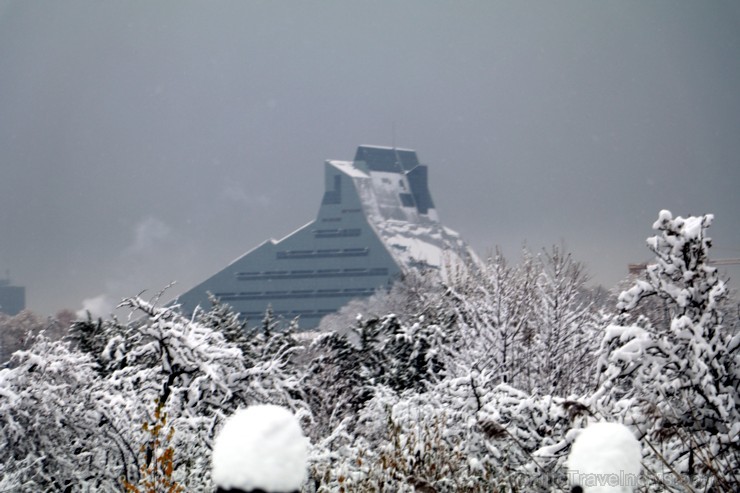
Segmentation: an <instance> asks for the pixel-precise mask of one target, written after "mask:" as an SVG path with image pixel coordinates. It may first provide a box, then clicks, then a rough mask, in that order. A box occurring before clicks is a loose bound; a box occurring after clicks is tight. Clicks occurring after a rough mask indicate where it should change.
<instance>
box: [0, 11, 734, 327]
mask: <svg viewBox="0 0 740 493" xmlns="http://www.w3.org/2000/svg"><path fill="white" fill-rule="evenodd" d="M738 54H740V6H739V4H737V3H736V2H732V1H726V2H722V1H715V2H711V3H700V2H694V1H673V0H671V1H668V0H666V1H652V2H642V1H611V2H557V3H555V2H545V1H542V2H519V1H516V2H515V1H511V2H490V1H485V2H484V1H480V2H451V1H450V2H442V1H427V0H418V1H405V2H396V1H374V2H346V1H321V2H271V1H264V2H258V1H248V2H190V1H148V2H145V1H141V2H93V1H65V2H56V1H38V2H26V1H0V272H4V271H5V270H6V269H8V270H9V271H10V276H11V278H12V279H13V281H14V282H15V283H16V284H20V285H25V286H26V287H27V292H28V295H27V296H28V297H27V304H28V306H29V308H31V309H33V310H35V311H38V312H40V313H53V312H54V311H56V310H59V309H62V308H69V309H72V310H78V309H80V308H83V307H85V308H89V309H92V310H93V311H96V312H101V313H105V312H106V311H109V310H110V308H111V307H112V306H113V305H114V304H115V303H116V302H117V300H118V299H120V298H121V297H123V296H128V295H135V294H137V293H138V292H140V291H142V290H148V293H152V294H153V293H155V292H157V291H159V290H160V289H162V288H163V287H165V286H166V285H167V284H169V283H170V282H171V281H177V284H176V285H175V287H173V288H171V289H170V291H169V293H171V295H172V296H174V295H175V294H177V293H178V292H181V291H184V290H186V289H188V288H190V287H192V286H193V285H194V284H195V283H197V282H199V281H201V280H203V279H205V278H206V277H208V276H210V275H211V274H212V273H214V272H215V271H217V270H219V269H221V268H222V267H224V266H225V265H226V264H228V263H229V262H230V261H231V260H233V259H234V258H236V257H237V256H239V255H240V254H242V253H243V252H245V251H247V250H248V249H250V248H252V247H254V246H256V245H257V244H259V243H261V242H262V241H264V240H266V239H268V238H271V237H272V238H281V237H283V236H285V235H287V234H289V233H290V232H292V231H293V230H295V229H297V228H298V227H300V226H302V225H303V224H305V223H307V222H309V221H311V220H312V219H313V218H314V215H315V213H316V212H317V210H318V206H319V203H320V200H321V195H322V192H323V162H324V160H325V159H346V160H350V159H352V157H353V156H354V152H355V149H356V147H357V146H358V145H360V144H375V145H394V144H395V145H398V146H399V147H406V148H412V149H415V150H416V151H417V153H418V155H419V157H420V159H421V161H422V162H424V163H425V164H428V165H429V168H430V169H429V171H430V188H431V192H432V195H433V197H434V200H435V203H436V205H437V208H438V211H439V214H440V217H441V219H442V221H443V222H444V224H445V225H446V226H448V227H450V228H452V229H454V230H456V231H458V232H459V233H460V234H461V235H462V236H463V237H464V238H465V239H466V240H467V241H468V242H469V243H470V244H471V245H472V246H473V248H474V249H475V250H476V251H477V252H478V253H479V254H480V255H481V256H485V255H486V252H487V251H489V250H490V249H491V248H493V247H494V246H496V245H500V246H501V247H502V248H503V251H504V253H505V255H506V256H507V257H510V258H511V259H512V261H513V260H516V259H517V257H518V255H519V250H520V248H521V247H522V245H524V244H526V245H527V246H528V247H529V248H531V249H532V250H533V251H539V250H540V249H541V248H542V247H543V246H548V245H551V244H560V243H564V244H565V245H566V247H567V248H568V249H569V250H570V251H572V252H573V254H574V256H575V257H576V258H577V259H578V260H581V261H583V262H584V263H586V264H587V265H588V268H589V271H590V272H591V274H592V277H593V282H594V283H601V284H603V285H605V286H607V287H612V286H614V285H615V284H616V283H617V282H618V281H620V280H621V279H622V278H623V277H625V276H626V273H627V264H628V263H631V262H642V261H646V260H649V258H650V252H649V250H648V249H647V248H646V247H645V238H646V237H648V236H650V235H651V234H652V231H651V229H650V226H651V224H652V223H653V221H655V219H656V218H657V215H658V212H659V210H661V209H670V210H671V211H672V212H673V213H674V214H676V215H684V216H685V215H690V214H704V213H709V212H711V213H714V214H715V216H716V219H715V224H714V226H712V228H711V229H710V232H711V235H712V237H713V238H714V244H715V248H714V249H713V252H714V257H716V258H728V257H740V218H739V212H740V198H739V197H740V194H738V191H737V188H738V184H740V162H739V161H740V158H739V156H740V138H739V137H738V135H740V90H739V89H740V56H738ZM728 273H729V274H730V275H731V276H732V277H733V281H731V285H733V286H737V282H738V279H740V269H738V268H736V267H733V268H730V269H729V270H728ZM0 277H2V276H0ZM168 296H169V295H168Z"/></svg>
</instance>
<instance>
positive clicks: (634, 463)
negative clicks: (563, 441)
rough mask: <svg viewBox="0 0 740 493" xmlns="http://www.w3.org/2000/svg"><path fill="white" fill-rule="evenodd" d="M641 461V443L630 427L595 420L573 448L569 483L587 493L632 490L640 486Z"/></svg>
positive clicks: (568, 467) (569, 458) (569, 468)
mask: <svg viewBox="0 0 740 493" xmlns="http://www.w3.org/2000/svg"><path fill="white" fill-rule="evenodd" d="M641 460H642V452H641V451H640V444H639V443H638V441H637V439H636V438H635V436H634V435H633V434H632V432H631V431H630V430H629V428H627V427H626V426H624V425H621V424H619V423H592V424H591V425H590V426H588V427H587V428H586V429H584V430H583V431H581V432H580V434H579V435H578V437H577V438H576V440H575V442H574V443H573V446H572V447H571V450H570V455H569V456H568V462H567V474H568V482H569V485H570V486H571V488H573V487H575V486H580V487H581V491H583V492H584V493H602V492H603V493H606V492H623V493H629V492H632V491H635V490H636V489H637V486H638V478H639V475H640V468H641V465H640V461H641ZM571 491H577V489H573V490H571Z"/></svg>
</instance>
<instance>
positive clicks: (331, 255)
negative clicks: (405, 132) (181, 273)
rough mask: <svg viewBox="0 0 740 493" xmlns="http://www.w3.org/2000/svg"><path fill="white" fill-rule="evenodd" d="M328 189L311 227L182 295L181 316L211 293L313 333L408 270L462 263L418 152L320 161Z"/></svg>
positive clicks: (374, 150) (463, 253)
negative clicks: (270, 312)
mask: <svg viewBox="0 0 740 493" xmlns="http://www.w3.org/2000/svg"><path fill="white" fill-rule="evenodd" d="M324 169H325V182H326V190H325V192H324V196H323V199H322V201H321V207H320V208H319V212H318V215H317V217H316V219H315V220H314V221H312V222H310V223H308V224H307V225H305V226H303V227H302V228H300V229H298V230H297V231H295V232H293V233H291V234H290V235H288V236H286V237H285V238H283V239H282V240H279V241H275V240H268V241H266V242H264V243H262V244H261V245H259V246H258V247H256V248H254V249H253V250H251V251H249V252H247V253H245V254H244V255H242V256H241V257H239V258H238V259H236V260H235V261H234V262H232V263H231V264H230V265H229V266H227V267H226V268H224V269H223V270H221V271H220V272H218V273H216V274H215V275H213V276H212V277H210V278H208V279H207V280H205V281H204V282H202V283H200V284H199V285H197V286H195V287H194V288H193V289H191V290H190V291H188V292H186V293H184V294H182V295H181V296H180V297H179V299H178V303H179V304H180V306H181V309H182V310H183V311H184V312H186V313H192V312H193V311H194V310H195V309H196V307H198V306H201V307H204V308H207V307H208V305H209V303H208V293H212V294H213V295H215V296H216V297H217V298H219V299H220V300H221V301H222V302H225V303H228V304H230V305H232V306H233V307H234V309H235V310H236V311H237V312H239V313H240V315H241V316H242V317H246V318H248V319H250V320H255V319H261V317H263V316H264V313H265V310H266V309H267V307H268V305H271V306H272V310H273V313H274V315H276V316H278V317H281V318H283V319H284V320H290V319H293V318H295V317H299V321H300V322H299V323H300V327H301V328H302V329H310V328H314V327H316V326H317V325H318V323H319V321H320V320H321V318H322V317H324V316H325V315H328V314H330V313H334V312H336V311H337V310H339V309H340V308H341V307H342V306H344V305H345V304H346V303H347V302H348V301H350V300H352V299H354V298H360V297H366V296H370V295H371V294H373V293H374V292H375V291H376V290H378V289H383V288H387V287H389V286H390V285H391V284H392V283H393V282H394V281H395V280H396V279H398V277H399V276H400V275H401V274H402V273H404V272H406V271H407V270H409V269H414V268H421V269H436V270H439V271H440V272H443V271H444V270H445V269H446V268H447V267H448V266H450V265H455V264H457V263H459V262H463V261H466V260H467V259H468V258H469V257H471V256H472V253H471V251H470V250H469V249H468V247H467V246H466V245H465V243H464V242H463V241H462V240H461V239H460V237H459V236H458V235H457V233H455V232H454V231H452V230H450V229H447V228H445V227H443V226H442V225H441V224H440V222H439V219H438V216H437V211H436V209H435V207H434V202H433V201H432V196H431V194H430V193H429V187H428V184H427V177H428V169H427V166H425V165H423V164H420V163H419V160H418V158H417V156H416V152H415V151H412V150H408V149H397V148H390V147H376V146H360V147H359V148H358V149H357V153H356V155H355V159H354V161H326V163H325V166H324Z"/></svg>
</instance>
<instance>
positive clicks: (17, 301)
mask: <svg viewBox="0 0 740 493" xmlns="http://www.w3.org/2000/svg"><path fill="white" fill-rule="evenodd" d="M25 308H26V288H25V287H23V286H12V285H11V284H10V279H0V312H2V313H5V314H7V315H17V314H18V313H19V312H21V311H23V310H24V309H25Z"/></svg>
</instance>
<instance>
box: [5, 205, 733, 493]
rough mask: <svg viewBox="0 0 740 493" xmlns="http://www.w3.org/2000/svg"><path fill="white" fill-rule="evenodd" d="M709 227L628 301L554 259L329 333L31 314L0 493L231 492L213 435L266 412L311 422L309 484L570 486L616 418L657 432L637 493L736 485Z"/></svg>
mask: <svg viewBox="0 0 740 493" xmlns="http://www.w3.org/2000/svg"><path fill="white" fill-rule="evenodd" d="M712 220H713V218H712V216H711V215H706V216H699V217H689V218H681V217H675V218H674V217H673V216H672V215H671V214H670V213H669V212H667V211H662V212H661V213H660V216H659V218H658V221H656V223H655V224H654V226H653V227H654V229H655V231H656V234H655V236H653V237H652V238H650V239H649V241H648V246H649V248H650V249H651V250H652V252H653V254H654V255H655V261H654V263H651V264H650V265H649V266H648V268H647V270H646V272H645V273H644V274H642V275H641V276H640V277H639V278H635V279H632V280H631V281H630V285H629V286H627V287H626V288H625V289H624V290H623V291H622V292H621V293H615V294H614V295H605V293H604V292H603V290H602V289H600V288H591V287H589V286H588V285H587V281H588V276H587V272H586V268H585V266H584V265H582V264H581V263H579V262H578V261H577V260H575V259H573V258H572V256H571V255H570V254H569V253H568V252H567V251H566V250H565V249H564V248H563V247H552V248H549V249H545V250H542V251H541V252H531V251H527V250H525V251H523V252H522V255H521V258H520V259H519V261H518V262H517V263H511V262H509V261H507V259H505V258H504V257H503V255H502V254H501V253H500V252H499V251H495V252H493V253H492V254H491V255H490V256H489V257H488V258H486V259H484V260H483V261H481V262H480V263H479V264H474V265H466V266H458V268H457V269H452V270H451V271H452V272H453V273H452V274H451V275H450V276H449V277H448V278H447V279H445V280H444V281H440V280H439V279H438V278H437V276H436V275H435V274H434V273H428V272H427V273H423V272H409V273H408V274H407V275H406V276H405V277H404V278H403V279H401V280H400V281H399V282H398V283H397V284H396V285H394V286H393V287H392V288H391V289H390V290H389V291H388V292H379V293H377V294H376V295H375V296H373V297H371V298H370V299H366V300H360V301H356V302H353V303H351V304H350V305H348V306H347V307H345V308H344V309H343V310H341V311H340V312H339V313H337V314H335V315H333V316H331V317H328V318H327V319H326V320H324V322H323V325H322V327H323V329H324V330H323V331H322V332H320V333H317V334H312V335H311V336H308V335H306V334H304V333H301V332H300V321H295V322H294V323H293V324H292V326H291V329H290V330H288V331H284V332H280V331H277V330H275V320H274V317H273V316H272V314H271V313H270V311H269V310H268V311H267V313H266V314H265V317H264V319H263V320H256V321H244V320H242V319H240V318H239V316H238V314H236V313H234V312H233V311H232V310H231V309H230V307H229V306H228V305H225V304H220V303H219V302H218V300H216V299H212V300H211V306H209V307H204V308H203V310H202V311H200V312H198V313H196V314H195V315H194V316H192V317H183V316H182V315H181V314H180V313H178V311H177V307H165V306H161V305H160V304H159V301H158V299H157V298H156V297H155V298H154V299H152V300H146V299H143V298H141V297H135V298H130V299H126V300H124V301H123V302H122V303H121V306H122V307H125V308H127V309H129V310H131V313H132V317H131V319H130V321H128V322H126V323H124V322H122V321H119V320H115V319H111V320H94V319H91V318H88V319H87V320H77V321H74V322H73V323H71V324H70V325H69V334H68V335H66V336H65V337H63V338H61V339H59V338H57V337H56V336H53V335H52V334H49V333H47V332H43V331H41V332H40V333H39V331H38V330H36V328H35V327H37V326H38V325H39V324H38V323H36V322H34V323H33V324H26V325H28V326H29V328H32V327H33V330H30V335H28V336H26V339H27V342H26V343H24V344H21V345H19V346H18V347H17V348H16V349H17V350H15V352H14V353H13V355H12V358H10V361H9V362H8V363H7V364H6V367H5V368H4V369H2V370H0V444H1V445H2V447H0V491H29V492H30V491H124V489H126V491H157V492H158V491H177V488H181V489H184V490H185V491H213V489H214V488H213V485H212V483H211V479H210V464H211V462H210V459H211V450H212V446H213V440H214V437H215V435H216V433H217V431H218V430H219V429H220V427H221V426H222V424H223V422H224V419H225V418H226V417H227V416H229V415H230V414H232V413H233V412H234V411H235V410H236V409H238V408H240V407H246V406H249V405H253V404H258V403H269V404H278V405H281V406H284V407H286V408H288V409H290V410H291V411H293V412H294V413H296V415H297V416H298V417H299V419H300V420H301V424H302V426H303V428H304V432H305V434H306V435H307V436H308V437H309V438H310V440H311V448H310V458H309V463H310V466H309V480H308V482H307V483H306V484H305V485H304V488H303V491H305V492H329V491H348V492H349V491H399V492H405V491H408V492H412V491H434V492H457V491H462V492H490V491H509V492H512V491H522V492H524V491H527V492H532V491H534V492H540V491H541V492H545V491H562V490H563V488H564V487H565V485H566V484H567V479H568V477H567V476H568V471H567V468H566V465H565V458H566V456H567V454H568V451H569V449H570V446H571V444H572V443H573V441H574V440H575V438H576V437H577V435H578V433H579V430H580V429H582V428H583V427H584V426H585V425H586V424H587V423H588V422H590V421H598V420H607V421H618V422H621V423H624V424H625V425H627V426H628V427H629V428H630V429H631V430H632V431H633V433H634V434H635V436H636V437H637V438H638V439H639V440H640V444H641V447H642V454H643V476H642V480H641V485H640V488H639V491H651V492H652V491H656V492H657V491H710V490H711V491H737V489H738V486H740V481H739V479H740V478H738V473H737V471H738V470H739V469H740V448H739V445H738V433H739V432H740V424H739V423H740V403H739V401H738V386H739V385H740V349H739V348H740V334H738V331H737V320H736V318H733V317H736V312H735V311H733V310H735V309H736V302H735V301H732V300H731V299H730V297H729V290H728V287H727V285H726V284H725V282H724V281H723V280H722V279H721V278H720V276H719V273H718V271H717V270H716V268H714V267H712V266H710V265H709V264H708V260H709V248H710V246H711V242H710V240H709V238H708V236H707V230H708V228H709V226H710V225H711V222H712ZM26 317H27V315H26ZM24 320H25V319H24ZM26 325H24V327H26ZM42 325H43V324H42Z"/></svg>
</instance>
